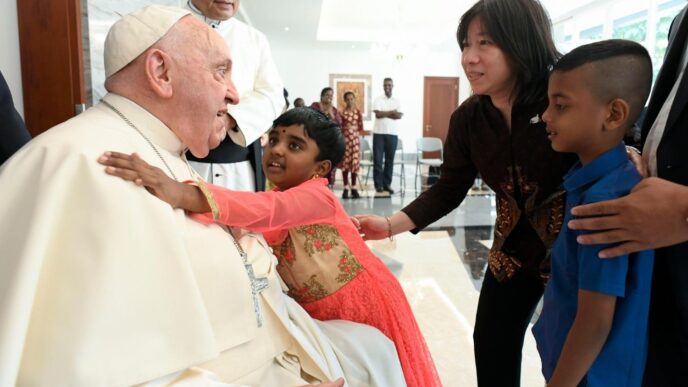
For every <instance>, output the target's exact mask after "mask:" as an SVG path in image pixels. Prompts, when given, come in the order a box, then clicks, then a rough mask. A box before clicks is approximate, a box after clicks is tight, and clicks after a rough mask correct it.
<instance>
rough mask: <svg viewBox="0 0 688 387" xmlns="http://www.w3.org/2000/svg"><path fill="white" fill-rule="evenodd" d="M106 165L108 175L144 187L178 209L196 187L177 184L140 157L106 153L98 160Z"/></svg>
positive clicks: (134, 154)
mask: <svg viewBox="0 0 688 387" xmlns="http://www.w3.org/2000/svg"><path fill="white" fill-rule="evenodd" d="M98 162H99V163H101V164H103V165H105V166H106V168H105V172H106V173H107V174H108V175H112V176H117V177H120V178H122V179H124V180H126V181H131V182H134V184H136V185H139V186H143V187H144V188H146V190H148V192H150V193H151V194H153V195H154V196H156V197H157V198H159V199H161V200H163V201H165V202H167V203H169V204H170V205H171V206H172V207H174V208H178V207H179V206H180V204H181V203H182V200H183V198H184V195H185V194H186V191H187V190H196V188H195V187H193V186H189V185H187V184H183V183H180V182H177V181H176V180H173V179H171V178H170V177H168V176H167V175H166V174H165V172H163V171H162V170H161V169H160V168H157V167H154V166H151V165H149V164H148V163H147V162H145V161H143V159H141V157H139V155H137V154H136V153H133V154H131V155H127V154H124V153H119V152H105V153H104V154H103V155H102V156H100V157H99V158H98Z"/></svg>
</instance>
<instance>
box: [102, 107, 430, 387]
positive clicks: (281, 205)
mask: <svg viewBox="0 0 688 387" xmlns="http://www.w3.org/2000/svg"><path fill="white" fill-rule="evenodd" d="M335 129H336V130H335ZM343 154H344V138H343V136H342V134H341V131H340V130H339V128H338V126H337V124H336V123H334V122H333V121H330V120H328V119H327V118H326V117H325V116H324V115H322V114H321V113H320V112H318V111H316V110H314V109H310V108H295V109H292V110H289V111H287V112H285V113H284V114H282V115H281V116H280V117H278V118H277V119H276V120H275V122H274V126H273V128H272V130H270V132H269V140H268V144H267V145H266V147H265V150H264V154H263V167H264V171H265V173H266V176H267V177H268V179H270V181H271V182H273V183H274V184H275V186H277V187H278V188H277V189H276V190H273V191H270V192H239V191H230V190H227V189H225V188H223V187H218V186H213V185H210V184H207V183H203V182H199V185H198V186H196V185H191V184H183V183H178V182H176V181H174V180H172V179H170V178H169V177H167V176H166V175H165V174H164V173H163V172H162V171H161V170H159V169H158V168H155V167H151V166H149V165H148V164H146V163H145V162H144V161H142V160H141V159H140V158H138V156H136V155H132V156H129V155H124V154H120V153H116V152H108V153H107V154H106V156H107V160H106V161H101V162H102V163H103V164H106V165H109V166H111V167H115V168H107V169H106V171H107V172H108V173H109V174H112V175H115V176H119V177H122V178H124V179H126V180H130V181H135V182H136V183H137V184H139V185H143V186H145V187H146V188H147V189H148V190H149V192H151V193H152V194H154V195H156V196H157V197H159V198H161V199H162V200H165V201H166V202H168V203H170V204H171V205H172V206H174V207H176V208H184V209H186V210H187V211H191V212H195V214H193V215H192V216H193V217H195V218H196V219H197V220H199V221H201V222H205V223H211V222H219V223H222V224H226V225H230V226H235V227H243V228H247V229H250V230H253V231H258V232H262V233H263V234H264V236H265V239H266V240H267V241H268V243H269V244H270V245H271V246H272V247H273V249H274V253H275V255H276V256H277V258H278V261H279V263H278V265H277V270H278V271H279V273H280V275H281V277H282V279H283V280H284V282H285V283H286V284H287V286H288V287H289V293H290V295H291V296H292V297H293V298H294V299H295V300H296V301H297V302H299V304H301V306H303V308H304V309H305V310H306V311H308V313H309V314H310V315H311V316H313V318H316V319H319V320H334V319H341V320H349V321H355V322H358V323H362V324H367V325H371V326H374V327H376V328H378V329H379V330H380V331H382V332H383V333H384V334H385V335H386V336H387V337H389V338H390V339H391V340H392V341H393V342H394V344H395V346H396V349H397V353H398V355H399V360H400V362H401V366H402V368H403V371H404V377H405V379H406V383H407V385H408V386H418V387H421V386H423V387H427V386H440V385H441V383H440V379H439V376H438V375H437V371H436V369H435V365H434V363H433V361H432V357H431V356H430V352H429V351H428V347H427V345H426V344H425V340H424V339H423V335H422V334H421V332H420V329H419V328H418V324H417V323H416V320H415V318H414V317H413V312H412V311H411V307H410V305H409V303H408V301H407V299H406V296H405V295H404V292H403V290H402V289H401V286H400V285H399V282H398V281H397V279H396V278H395V277H394V275H393V274H392V273H391V272H390V271H389V269H388V268H387V267H386V266H385V265H384V263H382V262H381V261H380V260H379V259H378V258H377V257H376V256H375V255H374V254H373V252H372V251H370V249H369V248H368V246H367V245H366V244H365V242H364V241H363V238H362V237H361V235H360V234H359V232H358V229H357V228H356V226H354V224H353V223H352V222H351V220H350V218H349V215H348V214H347V213H346V211H345V210H344V208H343V207H342V205H341V204H340V203H339V200H338V199H337V197H335V196H334V194H333V193H332V191H330V190H329V189H328V188H327V180H326V179H324V178H322V176H327V174H328V173H329V171H330V169H331V168H332V166H333V165H336V164H337V163H338V162H339V161H340V160H341V158H342V156H343ZM132 172H134V173H132ZM361 344H362V345H365V343H361Z"/></svg>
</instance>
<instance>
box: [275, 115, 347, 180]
mask: <svg viewBox="0 0 688 387" xmlns="http://www.w3.org/2000/svg"><path fill="white" fill-rule="evenodd" d="M291 125H303V129H304V130H305V131H306V134H307V135H308V137H310V138H312V139H313V141H315V143H316V144H318V148H319V149H320V152H319V153H318V156H317V157H316V160H317V161H322V160H330V161H331V162H332V167H333V168H334V167H335V166H336V165H337V164H339V162H340V161H342V158H343V157H344V150H345V147H346V144H345V143H344V136H343V135H342V129H341V128H340V127H339V125H337V123H336V122H334V121H332V120H330V119H329V118H327V116H326V115H325V114H323V113H322V112H321V111H319V110H316V109H313V108H309V107H302V108H293V109H291V110H287V111H286V112H284V113H283V114H282V115H281V116H279V117H277V119H275V121H273V122H272V127H273V128H276V127H278V126H291Z"/></svg>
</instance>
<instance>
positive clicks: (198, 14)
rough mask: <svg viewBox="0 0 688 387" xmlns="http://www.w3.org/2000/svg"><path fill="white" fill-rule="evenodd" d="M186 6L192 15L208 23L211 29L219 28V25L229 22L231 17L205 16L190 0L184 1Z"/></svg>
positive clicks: (223, 25) (226, 24)
mask: <svg viewBox="0 0 688 387" xmlns="http://www.w3.org/2000/svg"><path fill="white" fill-rule="evenodd" d="M186 6H187V8H188V9H189V10H190V11H191V13H193V15H194V16H195V17H196V18H198V19H199V20H200V21H202V22H203V23H205V24H207V25H209V26H210V27H211V28H213V29H220V27H226V26H228V25H229V24H230V22H231V20H232V19H231V18H229V19H227V20H218V19H211V18H209V17H207V16H205V15H204V14H203V13H202V12H201V10H200V9H198V8H197V7H196V6H195V5H194V3H193V2H192V1H191V0H188V1H187V2H186Z"/></svg>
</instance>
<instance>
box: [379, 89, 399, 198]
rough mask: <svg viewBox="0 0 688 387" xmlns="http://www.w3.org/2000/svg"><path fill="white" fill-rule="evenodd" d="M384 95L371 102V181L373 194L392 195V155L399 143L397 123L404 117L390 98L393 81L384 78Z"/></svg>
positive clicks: (396, 102) (395, 99) (395, 102)
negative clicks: (373, 187)
mask: <svg viewBox="0 0 688 387" xmlns="http://www.w3.org/2000/svg"><path fill="white" fill-rule="evenodd" d="M382 88H383V89H384V91H385V94H384V95H381V96H379V97H377V98H375V101H373V113H375V126H373V181H374V183H375V192H380V193H381V192H385V191H387V192H389V194H390V195H391V194H393V193H394V190H393V189H392V176H393V174H394V154H395V153H396V151H397V142H398V141H399V129H398V127H397V126H398V124H397V121H398V120H400V119H401V117H402V116H403V115H404V113H402V112H401V111H400V110H401V104H400V103H399V100H398V99H397V98H395V97H392V89H393V88H394V81H392V78H385V79H384V81H383V82H382Z"/></svg>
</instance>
